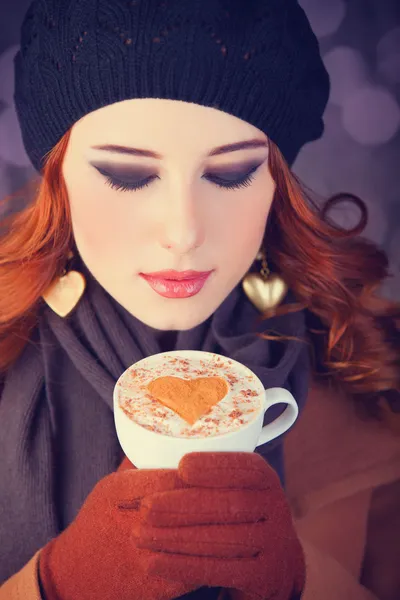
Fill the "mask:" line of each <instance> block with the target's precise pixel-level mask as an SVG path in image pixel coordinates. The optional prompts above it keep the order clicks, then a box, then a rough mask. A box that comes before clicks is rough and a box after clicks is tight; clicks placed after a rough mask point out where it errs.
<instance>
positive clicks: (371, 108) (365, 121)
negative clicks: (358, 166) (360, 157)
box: [342, 86, 400, 145]
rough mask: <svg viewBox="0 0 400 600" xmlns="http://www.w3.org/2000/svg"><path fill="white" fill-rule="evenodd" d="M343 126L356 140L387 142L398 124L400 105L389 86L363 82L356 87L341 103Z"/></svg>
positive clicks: (397, 128)
mask: <svg viewBox="0 0 400 600" xmlns="http://www.w3.org/2000/svg"><path fill="white" fill-rule="evenodd" d="M342 121H343V126H344V128H345V130H346V131H347V133H348V134H349V135H350V136H351V137H352V138H353V139H354V140H355V141H356V142H358V143H360V144H366V145H377V144H384V143H387V142H389V141H390V140H391V139H392V138H393V137H394V136H395V135H396V133H397V132H398V130H399V127H400V108H399V105H398V104H397V102H396V99H395V97H394V95H393V94H391V93H390V92H389V90H387V89H385V88H382V87H378V86H375V87H374V86H366V87H363V88H360V89H358V90H356V91H355V92H354V93H353V94H352V95H351V96H350V97H348V98H347V99H346V101H345V103H344V105H343V113H342Z"/></svg>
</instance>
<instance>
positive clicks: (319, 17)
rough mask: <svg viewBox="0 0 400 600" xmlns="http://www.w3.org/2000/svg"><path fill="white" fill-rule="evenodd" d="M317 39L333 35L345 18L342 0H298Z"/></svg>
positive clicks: (344, 5)
mask: <svg viewBox="0 0 400 600" xmlns="http://www.w3.org/2000/svg"><path fill="white" fill-rule="evenodd" d="M300 4H301V6H302V7H303V8H304V10H305V12H306V13H307V16H308V18H309V20H310V23H311V26H312V28H313V30H314V32H315V34H316V35H317V36H318V37H325V36H327V35H332V34H333V33H335V32H336V31H337V30H338V29H339V27H340V25H341V24H342V21H343V19H344V17H345V16H346V3H345V2H344V0H300Z"/></svg>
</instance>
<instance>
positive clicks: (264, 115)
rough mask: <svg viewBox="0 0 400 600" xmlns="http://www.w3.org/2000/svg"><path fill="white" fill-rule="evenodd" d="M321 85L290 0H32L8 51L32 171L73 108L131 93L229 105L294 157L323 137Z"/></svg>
mask: <svg viewBox="0 0 400 600" xmlns="http://www.w3.org/2000/svg"><path fill="white" fill-rule="evenodd" d="M328 94H329V78H328V74H327V72H326V69H325V67H324V65H323V62H322V60H321V56H320V52H319V45H318V41H317V39H316V37H315V35H314V33H313V32H312V30H311V27H310V24H309V22H308V20H307V17H306V15H305V13H304V11H303V10H302V8H301V7H300V6H299V4H298V2H297V1H296V0H34V2H33V3H32V4H31V6H30V8H29V9H28V12H27V14H26V16H25V19H24V22H23V25H22V30H21V47H20V50H19V52H18V53H17V55H16V57H15V95H14V99H15V104H16V110H17V114H18V118H19V122H20V127H21V131H22V137H23V141H24V145H25V149H26V151H27V154H28V156H29V158H30V159H31V161H32V163H33V165H34V167H35V168H36V169H37V170H38V171H40V170H41V168H42V166H43V160H44V157H45V155H46V153H48V152H49V151H50V150H51V149H52V148H53V147H54V145H55V144H56V143H57V142H58V141H59V140H60V138H61V137H62V136H63V135H64V134H65V133H66V132H67V131H68V129H69V128H70V127H71V126H72V125H73V124H74V123H75V122H77V121H78V120H79V119H80V118H81V117H83V116H84V115H85V114H87V113H89V112H91V111H93V110H96V109H98V108H100V107H102V106H105V105H108V104H112V103H114V102H118V101H121V100H127V99H130V98H167V99H173V100H184V101H188V102H194V103H197V104H202V105H205V106H211V107H214V108H217V109H220V110H222V111H225V112H227V113H230V114H232V115H234V116H236V117H239V118H241V119H243V120H245V121H247V122H249V123H251V124H252V125H254V126H255V127H257V128H258V129H260V130H261V131H263V132H264V133H265V134H266V135H267V136H268V137H269V138H270V139H272V141H273V142H275V143H276V144H277V146H278V147H279V149H280V150H281V152H282V153H283V155H284V156H285V158H286V160H287V162H288V163H289V164H292V162H293V161H294V159H295V158H296V156H297V154H298V152H299V150H300V148H301V147H302V146H303V145H304V144H305V143H306V142H309V141H311V140H315V139H317V138H319V137H320V136H321V135H322V132H323V120H322V115H323V112H324V109H325V106H326V103H327V100H328Z"/></svg>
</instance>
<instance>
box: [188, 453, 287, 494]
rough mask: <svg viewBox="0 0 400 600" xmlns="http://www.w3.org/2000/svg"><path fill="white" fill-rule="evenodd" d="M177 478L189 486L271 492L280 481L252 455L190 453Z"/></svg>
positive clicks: (256, 456) (260, 459)
mask: <svg viewBox="0 0 400 600" xmlns="http://www.w3.org/2000/svg"><path fill="white" fill-rule="evenodd" d="M178 475H179V477H181V479H182V481H184V482H185V483H187V484H188V485H191V486H198V487H214V488H241V489H244V488H248V489H260V490H261V489H264V490H268V489H272V488H276V487H281V484H280V481H279V477H278V475H277V474H276V473H275V471H274V470H273V469H272V467H271V466H270V465H268V463H267V462H266V461H265V460H264V459H263V458H262V456H260V455H259V454H256V453H255V452H190V453H189V454H185V456H183V457H182V458H181V460H180V462H179V465H178Z"/></svg>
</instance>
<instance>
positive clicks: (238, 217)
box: [223, 190, 273, 268]
mask: <svg viewBox="0 0 400 600" xmlns="http://www.w3.org/2000/svg"><path fill="white" fill-rule="evenodd" d="M272 198H273V190H269V191H268V193H267V194H265V191H264V192H262V193H260V191H258V192H257V193H254V194H251V195H247V197H246V198H245V200H244V202H239V203H238V204H237V205H234V207H232V208H231V210H229V211H228V212H227V213H226V215H225V227H224V228H223V231H224V240H223V245H224V246H225V248H226V249H228V248H229V255H230V259H231V260H234V261H235V262H236V264H237V265H238V266H239V265H240V266H241V267H244V268H247V267H248V266H249V265H250V264H251V263H252V262H253V260H254V257H255V255H256V254H257V252H258V250H259V248H260V245H261V243H262V240H263V237H264V232H265V226H266V222H267V218H268V214H269V211H270V208H271V204H272Z"/></svg>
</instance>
